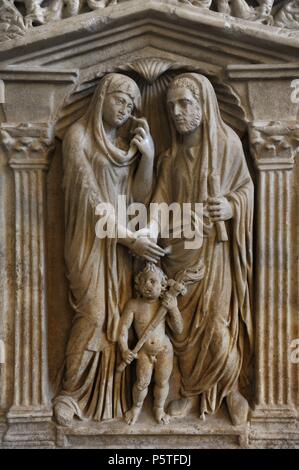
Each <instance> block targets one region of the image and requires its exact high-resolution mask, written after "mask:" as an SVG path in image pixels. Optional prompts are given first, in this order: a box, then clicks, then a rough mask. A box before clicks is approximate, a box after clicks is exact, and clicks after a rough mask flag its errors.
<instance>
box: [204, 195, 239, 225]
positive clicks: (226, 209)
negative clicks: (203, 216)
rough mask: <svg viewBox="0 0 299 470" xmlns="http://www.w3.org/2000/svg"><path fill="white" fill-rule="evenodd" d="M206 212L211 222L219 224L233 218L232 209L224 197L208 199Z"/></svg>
mask: <svg viewBox="0 0 299 470" xmlns="http://www.w3.org/2000/svg"><path fill="white" fill-rule="evenodd" d="M207 210H208V214H209V217H210V219H211V221H212V222H220V221H225V220H229V219H232V218H233V209H232V206H231V204H230V203H229V201H228V200H227V199H226V198H225V197H209V199H208V204H207Z"/></svg>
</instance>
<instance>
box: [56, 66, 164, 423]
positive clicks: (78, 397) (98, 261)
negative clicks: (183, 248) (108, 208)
mask: <svg viewBox="0 0 299 470" xmlns="http://www.w3.org/2000/svg"><path fill="white" fill-rule="evenodd" d="M140 103H141V97H140V91H139V88H138V86H137V84H136V83H135V82H134V81H133V80H132V79H130V78H129V77H127V76H124V75H120V74H109V75H107V76H106V77H104V78H103V79H102V80H101V82H100V84H99V86H98V88H97V90H96V92H95V94H94V96H93V98H92V101H91V103H90V106H89V108H88V110H87V112H86V114H85V115H84V116H83V117H82V118H81V119H80V120H79V121H78V122H77V123H75V124H74V125H73V126H72V127H71V128H70V129H69V131H68V133H67V135H66V137H65V139H64V142H63V161H64V191H65V221H66V225H65V233H66V235H65V236H66V239H65V261H66V267H67V276H68V280H69V285H70V301H71V305H72V307H73V309H74V311H75V316H74V320H73V324H72V329H71V333H70V337H69V341H68V346H67V352H66V360H65V369H64V378H63V385H62V390H61V392H60V394H59V396H58V397H56V399H55V402H54V414H55V417H56V420H57V421H58V423H59V424H61V425H70V424H71V422H72V419H73V417H74V416H75V415H76V416H77V417H79V418H80V419H85V418H86V419H94V420H104V419H110V418H113V417H117V416H121V415H122V413H123V412H124V411H126V409H127V404H126V397H127V394H126V383H125V382H126V380H125V379H124V378H123V380H122V384H121V389H120V392H119V393H116V387H115V369H116V362H117V343H116V341H117V333H118V324H119V318H120V312H121V311H122V309H123V307H124V305H125V303H126V302H127V300H128V299H129V298H130V297H131V295H132V293H131V275H132V256H131V253H130V251H131V252H133V253H135V254H137V255H139V256H141V257H144V258H145V259H147V260H150V261H153V260H156V259H157V257H158V255H162V254H163V250H162V249H161V248H159V247H158V246H156V245H155V244H154V243H153V242H151V241H149V240H148V239H146V238H138V237H137V236H136V234H133V233H132V232H130V230H128V229H127V228H126V227H124V226H123V227H122V231H121V230H120V232H119V233H121V237H119V238H118V239H116V238H97V236H96V233H95V227H96V223H97V221H98V216H96V207H97V206H98V204H100V203H110V204H112V206H113V207H114V208H116V207H117V198H118V196H119V195H122V196H126V199H127V204H128V205H129V204H130V203H131V202H133V201H135V202H142V203H147V202H148V200H149V198H150V196H151V192H152V180H153V160H154V144H153V141H152V138H151V135H150V131H149V127H148V125H147V122H146V120H145V119H137V118H136V117H134V114H135V113H136V112H137V111H138V110H139V109H140ZM130 119H131V121H132V124H133V129H134V130H133V131H131V133H129V131H127V134H129V135H130V137H129V138H123V137H120V131H121V130H124V129H125V128H124V127H123V126H124V125H125V124H126V123H128V124H130V123H129V122H128V121H129V120H130ZM131 127H132V126H131ZM130 139H132V140H131V141H130Z"/></svg>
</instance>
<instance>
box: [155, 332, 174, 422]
mask: <svg viewBox="0 0 299 470" xmlns="http://www.w3.org/2000/svg"><path fill="white" fill-rule="evenodd" d="M172 368H173V349H172V345H171V343H170V341H169V344H168V346H167V347H166V348H165V349H164V350H163V351H161V352H160V353H159V354H158V356H157V362H156V365H155V388H154V414H155V418H156V420H157V421H158V422H159V423H164V424H166V423H168V422H169V416H168V415H167V414H166V413H165V411H164V406H165V402H166V399H167V396H168V392H169V379H170V376H171V372H172Z"/></svg>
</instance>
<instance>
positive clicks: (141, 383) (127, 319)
mask: <svg viewBox="0 0 299 470" xmlns="http://www.w3.org/2000/svg"><path fill="white" fill-rule="evenodd" d="M135 285H136V290H137V292H138V294H139V296H140V297H137V298H133V299H131V300H129V301H128V303H127V305H126V308H125V310H124V313H123V315H122V317H121V322H120V336H119V346H120V351H121V355H122V359H123V360H124V361H125V362H126V363H127V364H130V363H131V362H132V361H133V360H134V359H137V365H136V376H137V379H136V383H135V384H134V387H133V406H132V408H131V409H130V410H129V411H128V412H127V413H126V414H125V421H126V422H127V424H130V425H132V424H134V423H135V422H136V421H137V419H138V416H139V415H140V412H141V409H142V405H143V402H144V400H145V397H146V395H147V393H148V387H149V384H150V382H151V378H152V375H153V372H154V382H155V386H154V416H155V419H156V421H157V422H158V423H162V424H167V423H168V422H169V416H168V415H167V414H166V413H165V410H164V406H165V401H166V399H167V396H168V391H169V378H170V375H171V372H172V368H173V347H172V344H171V342H170V340H169V338H168V336H167V335H166V332H165V323H166V321H167V324H168V326H169V327H170V328H171V330H172V331H173V333H174V334H181V333H182V331H183V320H182V316H181V313H180V311H179V310H178V307H177V300H176V298H175V297H173V296H172V295H170V294H168V293H165V291H166V288H167V277H166V275H165V274H164V273H163V271H162V270H161V269H160V268H158V267H157V266H156V265H155V264H153V263H147V265H146V267H145V268H144V270H143V271H141V272H140V273H139V274H137V276H136V278H135ZM161 298H162V299H161ZM161 305H162V306H163V307H165V308H167V310H168V311H167V314H166V316H165V318H164V320H162V321H161V323H160V324H159V325H158V326H157V327H156V328H155V330H154V331H153V332H152V334H151V336H150V337H149V339H148V340H147V341H146V342H145V343H144V345H143V346H142V348H141V349H140V351H139V353H138V354H134V353H133V351H131V350H130V349H129V348H128V332H129V329H130V328H131V326H132V325H133V327H134V329H135V332H136V335H137V338H138V339H140V338H141V337H142V335H143V334H144V332H145V330H146V328H147V326H148V325H149V323H150V322H151V321H152V320H153V318H154V317H155V316H156V314H157V312H158V310H159V308H160V307H161Z"/></svg>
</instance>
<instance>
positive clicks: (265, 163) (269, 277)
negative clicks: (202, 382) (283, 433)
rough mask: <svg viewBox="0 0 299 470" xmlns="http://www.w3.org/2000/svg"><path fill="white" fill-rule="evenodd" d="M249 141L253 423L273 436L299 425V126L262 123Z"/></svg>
mask: <svg viewBox="0 0 299 470" xmlns="http://www.w3.org/2000/svg"><path fill="white" fill-rule="evenodd" d="M249 138H250V146H251V153H252V156H253V158H254V162H255V166H256V168H257V172H258V185H257V197H256V207H255V213H256V215H257V218H256V235H257V246H256V253H255V254H256V256H255V260H256V262H255V286H254V294H255V299H254V301H255V323H256V354H255V357H256V364H255V367H256V396H255V409H254V412H253V414H252V423H253V424H254V425H258V424H259V423H260V424H262V425H263V426H264V425H265V423H267V422H268V423H269V424H270V423H271V429H270V431H271V430H272V431H273V432H275V423H276V424H278V425H283V424H287V425H288V427H289V426H290V425H291V426H292V425H294V426H295V410H294V406H293V403H292V393H291V392H292V374H291V360H290V342H291V339H292V338H291V324H292V316H291V287H292V279H291V276H292V273H291V233H292V232H291V230H292V226H291V223H292V220H291V216H292V211H291V205H292V179H293V172H292V170H293V166H294V157H295V155H296V152H297V151H298V145H299V124H298V123H296V122H275V123H273V122H271V123H269V122H256V123H253V124H252V125H251V127H250V131H249ZM273 426H274V427H273ZM264 429H265V428H264ZM268 431H269V429H268Z"/></svg>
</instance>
